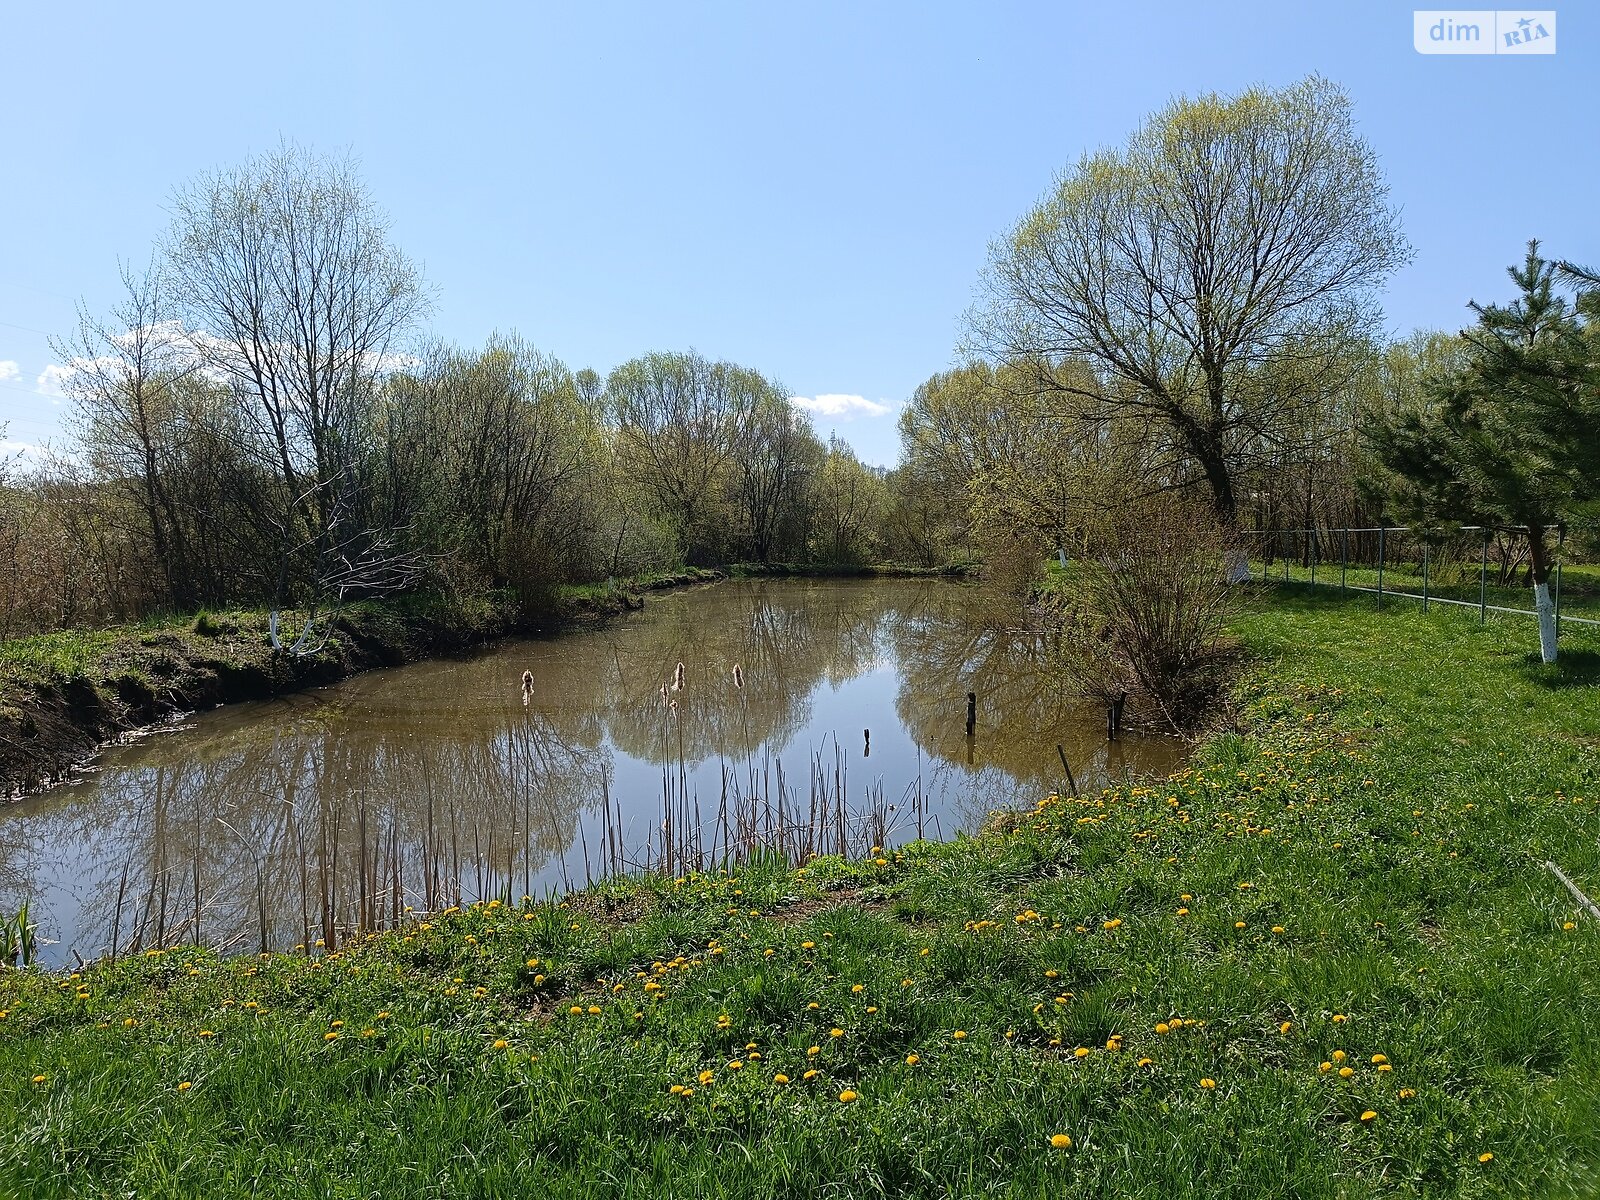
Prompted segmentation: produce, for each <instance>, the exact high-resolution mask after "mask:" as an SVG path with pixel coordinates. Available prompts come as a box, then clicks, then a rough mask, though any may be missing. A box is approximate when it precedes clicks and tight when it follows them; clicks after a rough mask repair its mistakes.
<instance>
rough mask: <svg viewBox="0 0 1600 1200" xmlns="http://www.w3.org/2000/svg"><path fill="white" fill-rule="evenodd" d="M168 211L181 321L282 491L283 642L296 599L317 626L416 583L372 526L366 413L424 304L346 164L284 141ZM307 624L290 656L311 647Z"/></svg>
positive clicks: (205, 183)
mask: <svg viewBox="0 0 1600 1200" xmlns="http://www.w3.org/2000/svg"><path fill="white" fill-rule="evenodd" d="M172 207H173V224H172V227H171V230H170V232H169V234H168V237H167V240H166V245H165V250H166V269H167V278H168V288H169V294H170V298H171V300H172V302H173V306H174V311H175V312H176V313H177V314H178V315H179V316H180V317H181V318H182V319H183V322H184V325H185V327H186V329H187V331H188V335H189V338H190V340H191V343H192V345H193V346H194V348H195V351H196V352H197V354H198V355H199V357H200V360H201V362H202V363H203V364H204V366H205V367H206V369H207V370H208V371H210V372H212V373H214V374H215V375H216V376H217V377H218V378H220V379H222V380H225V381H226V383H227V385H228V386H229V388H230V389H231V391H232V394H233V395H234V397H235V398H236V401H237V403H238V405H239V408H240V411H241V413H242V414H243V416H244V417H245V427H246V429H247V430H248V432H249V433H250V435H251V446H252V449H253V451H254V452H255V454H256V455H257V457H258V459H259V462H260V465H261V467H262V469H264V470H266V471H269V472H270V473H271V474H273V475H274V476H275V477H276V479H277V482H278V488H277V489H276V494H277V502H276V505H275V511H274V514H273V515H274V521H275V524H276V526H277V534H278V548H277V552H276V555H275V567H276V581H275V584H274V587H273V591H274V613H273V620H272V628H273V641H274V645H275V646H277V645H281V644H282V643H281V641H280V639H279V634H278V624H279V622H278V614H277V610H278V609H279V608H281V607H283V606H284V605H285V604H286V603H288V602H289V601H290V600H291V599H292V598H293V597H295V596H296V595H297V594H298V595H303V596H305V597H306V598H308V599H309V601H310V603H311V606H312V611H313V614H314V613H315V609H316V606H317V605H318V604H319V603H320V602H323V601H325V600H329V599H331V600H335V601H337V600H341V599H343V598H345V597H347V596H350V595H358V594H370V593H379V592H384V591H389V590H394V589H397V588H400V587H403V586H405V585H406V584H407V583H409V582H410V581H411V580H412V579H414V578H415V576H416V574H417V571H418V569H419V568H418V562H417V559H416V556H415V555H414V554H413V553H411V552H409V551H408V549H407V548H406V547H405V546H404V544H403V540H402V537H401V531H400V530H397V529H395V528H392V527H382V526H375V525H373V524H371V523H370V522H369V521H368V520H367V519H366V518H367V516H368V512H367V509H368V498H369V490H370V484H371V474H372V472H373V470H374V469H375V459H374V457H373V456H372V455H371V453H370V449H371V434H372V426H373V419H374V418H373V409H374V406H375V403H376V398H377V396H378V393H379V390H380V387H381V384H382V380H383V378H384V376H385V374H386V373H387V372H388V371H389V370H390V368H391V367H392V366H393V365H394V358H393V355H394V354H395V352H396V351H397V350H398V349H399V348H400V347H401V344H402V341H403V339H404V337H405V336H406V334H407V333H408V332H409V331H410V330H411V328H412V326H413V324H414V323H415V321H416V320H417V319H418V317H419V316H420V315H421V313H422V311H423V309H424V308H425V306H426V294H425V291H424V288H423V284H422V279H421V275H420V273H419V271H418V269H417V268H416V267H415V266H414V265H413V264H412V263H411V261H410V260H409V259H407V258H406V256H405V255H404V254H402V253H401V252H400V251H399V250H398V249H396V248H395V247H394V246H393V245H392V244H391V243H390V241H389V238H388V232H387V229H386V227H385V224H384V220H383V217H382V215H381V214H380V213H379V212H378V211H377V209H376V207H375V206H374V204H373V202H372V201H371V199H370V198H369V196H368V194H367V191H366V189H365V187H364V185H363V184H362V183H361V181H360V179H359V178H358V177H357V175H356V172H355V167H354V164H353V163H352V162H351V161H349V160H348V159H329V158H320V157H317V156H315V155H313V154H311V153H310V152H308V151H305V150H302V149H300V148H298V147H296V146H293V145H284V146H283V147H281V148H280V149H278V150H277V151H275V152H273V153H271V154H267V155H264V156H262V157H261V158H258V159H255V160H252V161H251V162H248V163H246V164H245V165H244V166H242V167H239V168H236V169H233V170H228V171H221V172H218V173H216V174H213V175H208V176H205V177H203V178H201V179H199V180H197V181H195V182H194V183H192V184H190V185H189V186H187V187H185V188H183V189H181V190H180V191H179V192H178V193H177V194H176V195H175V196H174V197H173V202H172ZM313 624H314V619H313V620H308V621H307V623H306V626H305V629H304V630H303V631H302V633H301V635H300V637H299V638H298V639H297V640H296V641H295V643H294V644H293V645H292V646H291V647H289V649H290V650H291V652H294V653H306V652H309V651H310V650H312V649H314V648H315V644H316V643H315V641H314V638H313V635H312V632H311V631H312V627H313Z"/></svg>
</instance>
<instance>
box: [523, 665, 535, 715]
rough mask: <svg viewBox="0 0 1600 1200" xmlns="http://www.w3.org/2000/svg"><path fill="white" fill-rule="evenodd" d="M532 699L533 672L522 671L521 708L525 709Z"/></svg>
mask: <svg viewBox="0 0 1600 1200" xmlns="http://www.w3.org/2000/svg"><path fill="white" fill-rule="evenodd" d="M532 699H533V672H532V671H524V672H523V673H522V707H523V708H527V707H528V703H529V701H531V700H532Z"/></svg>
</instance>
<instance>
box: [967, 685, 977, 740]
mask: <svg viewBox="0 0 1600 1200" xmlns="http://www.w3.org/2000/svg"><path fill="white" fill-rule="evenodd" d="M977 728H978V693H977V692H968V693H967V736H968V737H971V736H972V735H973V733H974V732H975V731H976V730H977Z"/></svg>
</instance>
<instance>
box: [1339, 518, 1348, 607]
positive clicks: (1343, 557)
mask: <svg viewBox="0 0 1600 1200" xmlns="http://www.w3.org/2000/svg"><path fill="white" fill-rule="evenodd" d="M1340 532H1341V533H1343V534H1344V540H1343V541H1342V542H1341V543H1340V545H1339V591H1340V593H1341V594H1343V593H1345V592H1347V591H1348V590H1349V589H1348V588H1346V587H1345V582H1344V578H1345V575H1346V574H1347V573H1348V572H1349V570H1350V526H1348V525H1346V526H1345V527H1344V528H1343V529H1342V530H1340Z"/></svg>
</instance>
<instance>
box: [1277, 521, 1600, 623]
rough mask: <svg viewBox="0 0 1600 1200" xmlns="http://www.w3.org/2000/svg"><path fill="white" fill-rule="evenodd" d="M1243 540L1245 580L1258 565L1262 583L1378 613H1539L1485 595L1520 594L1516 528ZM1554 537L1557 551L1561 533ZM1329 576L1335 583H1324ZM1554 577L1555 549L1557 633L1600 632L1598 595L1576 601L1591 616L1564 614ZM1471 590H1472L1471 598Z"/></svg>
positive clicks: (1521, 561) (1379, 529)
mask: <svg viewBox="0 0 1600 1200" xmlns="http://www.w3.org/2000/svg"><path fill="white" fill-rule="evenodd" d="M1246 536H1247V537H1248V538H1249V539H1251V541H1252V542H1253V543H1254V545H1253V546H1252V550H1254V551H1255V553H1252V554H1251V556H1250V568H1251V574H1252V576H1256V570H1257V566H1258V565H1259V568H1260V574H1259V578H1260V579H1261V580H1262V581H1263V582H1267V583H1272V582H1281V583H1306V584H1310V585H1312V586H1316V587H1330V588H1331V587H1337V588H1338V589H1339V590H1340V591H1342V592H1360V593H1364V594H1368V595H1375V596H1377V598H1378V607H1379V608H1380V609H1381V608H1382V607H1383V601H1384V598H1385V597H1396V598H1400V599H1406V600H1417V601H1420V602H1421V604H1422V607H1423V610H1424V611H1427V610H1428V609H1429V608H1430V607H1431V606H1432V605H1434V604H1448V605H1452V606H1455V607H1458V608H1475V609H1477V610H1478V621H1479V623H1480V624H1482V623H1483V622H1485V621H1487V620H1488V616H1489V614H1490V613H1510V614H1513V615H1522V616H1537V615H1538V614H1537V612H1536V610H1534V609H1532V608H1523V607H1521V606H1520V605H1517V604H1514V603H1493V602H1491V597H1492V599H1493V600H1495V601H1501V600H1509V599H1510V598H1511V597H1512V596H1515V595H1518V594H1525V592H1524V591H1523V589H1520V588H1517V587H1516V586H1515V584H1514V583H1508V580H1512V579H1514V577H1515V575H1516V574H1517V572H1518V571H1520V570H1522V569H1524V567H1525V563H1526V551H1525V545H1526V541H1527V530H1526V529H1525V528H1524V527H1521V526H1514V527H1506V526H1501V527H1490V526H1479V525H1464V526H1460V527H1458V528H1456V529H1454V530H1451V531H1450V532H1449V533H1447V534H1439V533H1429V534H1427V535H1423V534H1421V533H1419V532H1418V531H1416V530H1414V529H1412V528H1411V527H1409V526H1405V525H1381V526H1375V527H1370V528H1354V527H1351V528H1341V529H1321V530H1319V529H1283V530H1266V531H1247V534H1246ZM1560 536H1561V543H1562V546H1564V544H1565V530H1562V531H1561V535H1560ZM1330 543H1331V544H1330ZM1491 551H1493V553H1492V554H1491ZM1472 567H1476V572H1473V571H1472V570H1471V568H1472ZM1319 569H1320V571H1321V573H1322V577H1321V578H1320V579H1319V578H1318V571H1319ZM1335 571H1337V573H1338V579H1337V580H1336V581H1335V580H1334V579H1333V578H1331V576H1332V574H1333V572H1335ZM1473 574H1476V578H1475V579H1474V578H1471V576H1472V575H1473ZM1491 574H1492V575H1494V576H1495V578H1494V579H1493V581H1491V578H1490V576H1491ZM1561 576H1562V562H1561V553H1560V549H1559V548H1558V552H1557V555H1556V561H1555V566H1554V570H1553V571H1552V572H1551V579H1550V594H1551V599H1552V601H1553V603H1554V606H1555V616H1556V624H1557V628H1558V629H1559V628H1560V625H1561V623H1562V622H1566V623H1568V624H1574V625H1591V626H1600V597H1595V596H1591V595H1584V596H1580V597H1579V602H1580V603H1581V604H1583V607H1584V611H1585V612H1588V613H1590V614H1591V615H1580V614H1579V613H1577V612H1572V611H1570V609H1571V608H1572V607H1573V605H1571V604H1570V603H1569V605H1568V609H1569V611H1565V612H1564V611H1562V608H1563V605H1562V595H1561V592H1562V588H1561ZM1397 585H1398V586H1397ZM1472 592H1476V598H1475V599H1474V598H1472V597H1471V593H1472Z"/></svg>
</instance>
